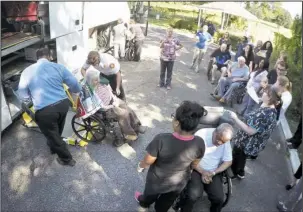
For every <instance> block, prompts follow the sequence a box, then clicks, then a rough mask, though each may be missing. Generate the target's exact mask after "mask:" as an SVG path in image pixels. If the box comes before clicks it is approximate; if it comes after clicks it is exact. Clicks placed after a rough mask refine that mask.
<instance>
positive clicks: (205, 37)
mask: <svg viewBox="0 0 303 212" xmlns="http://www.w3.org/2000/svg"><path fill="white" fill-rule="evenodd" d="M207 30H208V26H207V25H204V26H203V28H202V29H201V30H200V31H199V32H197V34H196V39H197V41H198V42H197V43H196V45H195V49H194V57H193V62H192V65H191V68H192V69H195V71H196V72H197V73H198V72H199V66H200V64H201V61H202V58H203V56H204V54H205V52H206V51H207V46H208V45H209V43H210V42H211V40H212V36H211V35H210V34H209V33H208V32H207Z"/></svg>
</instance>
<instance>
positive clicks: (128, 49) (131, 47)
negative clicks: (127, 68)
mask: <svg viewBox="0 0 303 212" xmlns="http://www.w3.org/2000/svg"><path fill="white" fill-rule="evenodd" d="M103 53H108V54H111V55H114V46H111V47H109V48H108V49H106V50H105V51H104V52H103ZM119 55H120V51H119ZM120 58H121V56H120ZM125 59H126V60H128V61H134V59H135V41H134V40H133V39H132V40H127V41H126V42H125Z"/></svg>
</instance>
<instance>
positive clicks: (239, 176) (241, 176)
mask: <svg viewBox="0 0 303 212" xmlns="http://www.w3.org/2000/svg"><path fill="white" fill-rule="evenodd" d="M237 178H238V179H240V180H243V179H244V178H245V175H241V174H237Z"/></svg>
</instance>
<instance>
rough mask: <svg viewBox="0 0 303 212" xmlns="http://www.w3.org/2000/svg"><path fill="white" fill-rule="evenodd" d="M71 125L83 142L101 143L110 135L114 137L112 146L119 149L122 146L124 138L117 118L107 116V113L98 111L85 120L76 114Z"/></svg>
mask: <svg viewBox="0 0 303 212" xmlns="http://www.w3.org/2000/svg"><path fill="white" fill-rule="evenodd" d="M71 125H72V129H73V131H74V133H75V134H76V135H77V137H78V138H80V139H81V140H83V141H85V142H88V141H93V142H97V143H101V142H102V141H103V140H104V138H105V137H106V136H107V134H108V133H110V134H112V135H113V137H114V143H113V145H114V146H116V147H119V146H121V145H123V144H124V136H123V134H122V132H121V129H120V126H119V124H118V120H117V117H115V116H109V115H108V111H102V110H100V111H97V112H96V113H95V114H92V115H90V116H89V117H86V118H82V117H80V116H79V113H76V114H75V115H74V116H73V118H72V120H71Z"/></svg>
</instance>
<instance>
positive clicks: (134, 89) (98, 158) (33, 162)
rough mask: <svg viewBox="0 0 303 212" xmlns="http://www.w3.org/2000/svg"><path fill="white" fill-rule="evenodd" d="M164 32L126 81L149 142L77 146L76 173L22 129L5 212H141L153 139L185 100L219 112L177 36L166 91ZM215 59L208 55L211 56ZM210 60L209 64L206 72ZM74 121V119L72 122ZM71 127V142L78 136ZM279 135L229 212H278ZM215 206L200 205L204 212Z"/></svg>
mask: <svg viewBox="0 0 303 212" xmlns="http://www.w3.org/2000/svg"><path fill="white" fill-rule="evenodd" d="M164 32H165V31H164V30H162V29H156V28H150V29H149V35H148V37H147V39H146V42H145V44H144V48H143V55H142V57H143V60H142V62H140V63H135V62H123V63H122V65H121V66H122V68H123V80H124V82H123V83H124V86H125V88H126V93H127V100H128V103H129V105H130V106H131V107H132V108H133V109H134V110H135V111H136V112H137V114H138V116H139V117H140V119H141V121H142V122H143V124H145V125H147V126H148V131H147V132H146V134H145V135H143V136H140V139H139V140H138V141H136V142H134V143H132V144H131V145H128V144H125V145H124V146H122V147H120V148H115V147H113V146H112V145H111V140H110V138H108V139H106V141H105V142H104V143H103V144H94V143H90V144H89V145H88V146H87V147H86V148H81V147H73V146H70V150H71V152H72V154H73V156H74V158H75V160H76V161H77V164H76V166H75V167H63V166H61V165H59V164H58V163H57V162H56V160H55V156H53V155H50V153H49V149H48V148H47V146H46V140H45V138H44V137H43V136H42V135H41V134H40V133H38V132H35V131H32V130H30V129H26V128H24V127H22V126H21V121H17V122H15V123H14V124H13V125H12V126H11V127H10V128H9V129H8V130H6V131H5V132H4V133H3V135H2V147H1V159H2V164H1V165H2V167H1V168H2V179H1V180H2V183H1V191H2V195H1V200H2V206H1V209H2V210H3V211H137V210H138V209H139V208H138V205H137V203H136V202H135V201H134V199H133V194H134V191H135V190H141V191H142V190H143V188H144V182H145V175H144V174H138V173H137V172H136V165H137V163H138V161H139V160H140V159H142V157H143V155H144V149H145V147H146V146H147V144H148V143H149V142H150V141H151V140H152V138H153V137H154V136H155V135H156V134H158V133H161V132H170V131H171V130H172V128H171V119H170V114H171V113H172V112H174V110H175V109H176V107H177V106H178V104H179V103H180V102H181V101H183V100H195V101H198V102H199V103H201V104H202V105H207V106H218V103H217V102H215V101H213V100H212V99H211V98H210V95H209V93H210V92H211V90H212V89H213V87H212V85H211V84H210V83H209V82H208V81H207V78H206V75H205V73H204V72H201V73H199V74H196V73H194V72H193V71H191V70H190V69H189V68H188V67H189V65H190V63H191V58H192V52H191V49H192V46H193V44H192V39H191V38H190V37H189V36H186V35H178V37H179V38H180V40H181V41H182V43H183V44H184V46H185V48H184V49H183V50H182V52H181V55H180V56H179V60H178V62H176V63H175V67H174V74H173V83H172V87H173V89H172V90H171V91H167V90H165V89H159V88H158V87H157V83H158V80H159V59H158V58H159V48H158V44H159V38H160V37H161V36H163V35H164ZM208 55H209V53H208ZM208 55H207V56H206V57H205V60H206V61H203V67H206V65H207V60H208ZM72 115H73V113H69V116H68V119H69V120H70V119H71V117H72ZM69 120H68V121H67V124H66V127H65V131H64V135H66V136H68V135H70V134H71V133H72V130H71V126H70V121H69ZM278 133H279V132H276V135H277V136H274V138H273V141H274V142H270V143H269V144H268V146H267V147H266V149H265V151H264V152H262V153H261V154H260V157H259V159H258V160H257V161H254V162H248V163H247V178H246V179H245V180H243V181H241V182H239V181H235V182H234V184H233V196H232V199H231V201H230V203H229V204H228V206H226V208H224V210H223V211H275V201H276V197H277V195H278V194H282V193H283V192H284V185H285V184H286V183H287V174H286V172H287V169H286V161H285V157H284V152H283V151H282V150H280V149H279V134H278ZM208 204H209V203H208V200H207V199H206V198H204V199H203V200H202V201H200V202H199V203H198V204H197V205H196V209H197V211H202V210H203V211H205V208H206V207H207V206H208Z"/></svg>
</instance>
